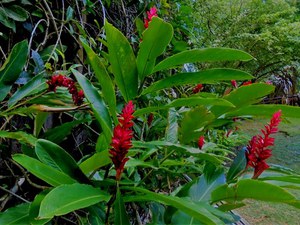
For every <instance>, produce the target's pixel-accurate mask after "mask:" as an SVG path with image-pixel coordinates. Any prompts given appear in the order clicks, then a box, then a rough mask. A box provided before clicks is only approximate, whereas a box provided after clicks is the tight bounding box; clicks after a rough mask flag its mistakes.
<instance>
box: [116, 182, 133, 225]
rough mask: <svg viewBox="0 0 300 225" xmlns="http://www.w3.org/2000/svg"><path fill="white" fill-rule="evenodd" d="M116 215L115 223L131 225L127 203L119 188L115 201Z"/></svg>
mask: <svg viewBox="0 0 300 225" xmlns="http://www.w3.org/2000/svg"><path fill="white" fill-rule="evenodd" d="M114 215H115V216H114V224H118V225H130V222H129V218H128V215H127V214H126V210H125V205H124V202H123V199H122V196H121V192H120V190H119V188H118V190H117V196H116V200H115V203H114Z"/></svg>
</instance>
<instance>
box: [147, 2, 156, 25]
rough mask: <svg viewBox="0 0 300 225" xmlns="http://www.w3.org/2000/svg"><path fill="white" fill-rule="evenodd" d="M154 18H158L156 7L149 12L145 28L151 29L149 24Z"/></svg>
mask: <svg viewBox="0 0 300 225" xmlns="http://www.w3.org/2000/svg"><path fill="white" fill-rule="evenodd" d="M154 16H157V9H156V8H155V7H152V8H150V10H149V11H147V18H145V19H144V27H145V28H148V27H149V22H151V20H152V18H153V17H154Z"/></svg>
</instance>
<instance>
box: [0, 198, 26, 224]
mask: <svg viewBox="0 0 300 225" xmlns="http://www.w3.org/2000/svg"><path fill="white" fill-rule="evenodd" d="M29 206H30V204H29V203H25V204H20V205H17V206H15V207H12V208H9V209H7V210H6V211H4V212H1V213H0V224H3V225H4V224H5V225H24V224H29V223H28V222H29V221H28V213H29Z"/></svg>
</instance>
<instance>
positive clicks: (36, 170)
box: [13, 154, 76, 186]
mask: <svg viewBox="0 0 300 225" xmlns="http://www.w3.org/2000/svg"><path fill="white" fill-rule="evenodd" d="M13 160H15V161H16V162H17V163H19V164H20V165H22V166H23V167H25V168H26V169H27V170H28V171H29V172H30V173H32V174H33V175H35V176H36V177H38V178H40V179H42V180H43V181H45V182H46V183H48V184H50V185H52V186H59V185H61V184H72V183H76V181H75V180H73V179H72V178H71V177H69V176H68V175H66V174H65V173H62V172H60V171H58V170H56V169H54V168H53V167H51V166H47V165H45V164H43V163H41V162H40V161H38V160H36V159H34V158H31V157H29V156H27V155H23V154H15V155H13Z"/></svg>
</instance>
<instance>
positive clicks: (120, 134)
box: [109, 101, 134, 180]
mask: <svg viewBox="0 0 300 225" xmlns="http://www.w3.org/2000/svg"><path fill="white" fill-rule="evenodd" d="M133 113H134V105H133V103H132V101H129V102H128V104H127V105H125V107H124V108H123V110H122V113H121V115H120V116H119V118H118V120H119V124H118V125H117V126H116V127H115V128H114V133H113V138H112V142H111V144H110V145H111V146H112V148H111V149H110V150H109V153H110V155H111V156H110V158H111V160H112V162H113V164H114V165H115V169H116V180H120V178H121V174H122V172H123V170H124V166H125V163H126V162H127V161H128V160H129V158H126V155H127V153H128V150H129V149H130V148H131V147H132V143H131V138H132V137H133V131H132V130H131V128H132V126H133V122H132V119H133V118H134V116H133V115H132V114H133Z"/></svg>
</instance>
